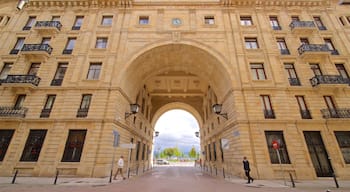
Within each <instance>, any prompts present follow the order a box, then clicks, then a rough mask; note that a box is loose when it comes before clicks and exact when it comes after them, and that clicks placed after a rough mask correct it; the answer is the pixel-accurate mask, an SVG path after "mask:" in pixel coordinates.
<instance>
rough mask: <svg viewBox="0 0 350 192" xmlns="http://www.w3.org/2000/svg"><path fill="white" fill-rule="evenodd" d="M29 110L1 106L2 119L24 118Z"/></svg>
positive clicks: (0, 115) (0, 114)
mask: <svg viewBox="0 0 350 192" xmlns="http://www.w3.org/2000/svg"><path fill="white" fill-rule="evenodd" d="M27 111H28V109H27V108H25V107H19V108H15V107H6V106H0V117H19V118H24V117H25V116H26V113H27Z"/></svg>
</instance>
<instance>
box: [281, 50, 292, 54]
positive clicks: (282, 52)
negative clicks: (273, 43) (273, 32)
mask: <svg viewBox="0 0 350 192" xmlns="http://www.w3.org/2000/svg"><path fill="white" fill-rule="evenodd" d="M280 52H281V54H282V55H290V52H289V49H280Z"/></svg>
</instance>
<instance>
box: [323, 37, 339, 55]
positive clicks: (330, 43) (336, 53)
mask: <svg viewBox="0 0 350 192" xmlns="http://www.w3.org/2000/svg"><path fill="white" fill-rule="evenodd" d="M324 43H325V44H326V45H327V47H328V49H329V50H331V54H332V55H339V52H338V50H336V49H335V48H334V45H333V42H332V40H331V39H324Z"/></svg>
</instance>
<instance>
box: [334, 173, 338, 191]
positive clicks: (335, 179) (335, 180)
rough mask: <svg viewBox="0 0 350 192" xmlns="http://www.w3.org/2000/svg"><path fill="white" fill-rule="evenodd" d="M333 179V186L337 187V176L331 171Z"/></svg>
mask: <svg viewBox="0 0 350 192" xmlns="http://www.w3.org/2000/svg"><path fill="white" fill-rule="evenodd" d="M333 179H334V182H335V186H336V187H337V188H339V184H338V181H337V177H336V176H335V174H334V173H333Z"/></svg>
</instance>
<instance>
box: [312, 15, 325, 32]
mask: <svg viewBox="0 0 350 192" xmlns="http://www.w3.org/2000/svg"><path fill="white" fill-rule="evenodd" d="M314 21H315V24H316V26H317V27H318V29H319V30H327V28H326V27H325V26H324V25H323V23H322V21H321V17H314Z"/></svg>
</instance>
